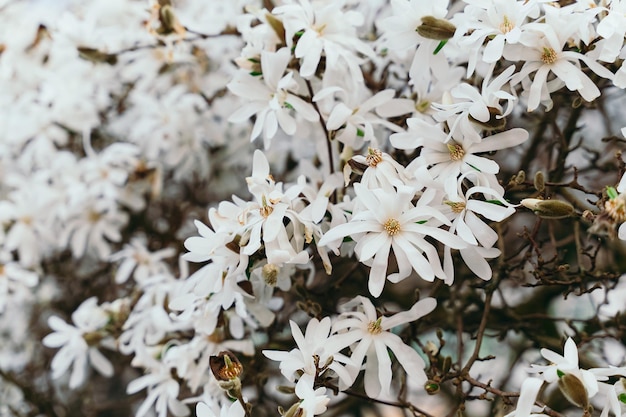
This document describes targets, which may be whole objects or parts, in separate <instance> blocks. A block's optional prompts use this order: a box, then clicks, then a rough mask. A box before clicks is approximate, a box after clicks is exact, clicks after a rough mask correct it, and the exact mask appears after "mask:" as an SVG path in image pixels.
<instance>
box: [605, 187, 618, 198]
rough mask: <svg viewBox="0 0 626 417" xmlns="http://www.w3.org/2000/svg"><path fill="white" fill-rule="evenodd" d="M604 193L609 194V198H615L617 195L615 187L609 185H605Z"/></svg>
mask: <svg viewBox="0 0 626 417" xmlns="http://www.w3.org/2000/svg"><path fill="white" fill-rule="evenodd" d="M606 194H607V195H608V196H609V198H610V199H611V200H613V199H614V198H617V196H618V195H619V194H618V193H617V190H616V189H615V188H613V187H609V186H607V187H606Z"/></svg>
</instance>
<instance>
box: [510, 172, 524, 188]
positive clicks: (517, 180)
mask: <svg viewBox="0 0 626 417" xmlns="http://www.w3.org/2000/svg"><path fill="white" fill-rule="evenodd" d="M524 181H526V172H524V170H521V171H520V172H518V173H517V175H516V176H515V177H514V178H513V182H514V183H515V184H517V185H521V184H523V183H524Z"/></svg>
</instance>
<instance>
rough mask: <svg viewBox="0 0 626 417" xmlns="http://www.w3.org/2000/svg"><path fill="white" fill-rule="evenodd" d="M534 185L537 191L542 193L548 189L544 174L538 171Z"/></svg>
mask: <svg viewBox="0 0 626 417" xmlns="http://www.w3.org/2000/svg"><path fill="white" fill-rule="evenodd" d="M533 185H534V186H535V190H537V191H539V192H542V191H543V190H545V189H546V179H545V177H544V176H543V172H541V171H537V173H536V174H535V178H534V180H533Z"/></svg>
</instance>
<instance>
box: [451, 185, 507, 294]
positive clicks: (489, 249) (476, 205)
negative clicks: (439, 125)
mask: <svg viewBox="0 0 626 417" xmlns="http://www.w3.org/2000/svg"><path fill="white" fill-rule="evenodd" d="M466 177H467V175H462V176H461V177H460V178H459V180H458V183H457V184H455V185H457V188H458V192H457V190H453V192H452V193H449V194H448V196H447V198H448V199H447V200H444V203H445V205H446V206H447V208H446V209H445V211H444V210H442V211H443V212H444V213H445V214H447V215H448V216H449V218H450V219H451V220H452V225H451V226H450V231H451V232H454V233H456V234H457V235H458V236H459V237H460V238H461V239H463V240H464V241H465V242H467V243H468V244H469V245H468V247H466V248H461V249H459V252H460V253H461V258H462V259H463V261H464V262H465V264H466V265H467V266H468V267H469V269H470V270H471V271H472V272H473V273H474V274H476V275H477V276H478V277H479V278H481V279H484V280H488V279H491V275H492V271H491V267H490V266H489V264H488V263H487V261H486V260H485V258H495V257H497V256H500V250H498V249H496V248H493V245H494V244H495V243H496V241H497V240H498V234H497V233H496V232H495V231H494V230H493V229H492V228H491V227H490V226H489V225H488V224H486V223H485V222H484V221H483V220H481V219H480V218H479V217H478V216H477V215H481V216H483V217H485V218H487V219H489V220H492V221H496V222H500V221H502V220H504V219H505V218H507V217H509V216H511V215H512V214H513V213H514V212H515V209H514V208H513V207H511V205H509V203H507V202H506V201H505V200H504V199H503V198H502V196H501V195H500V193H499V192H498V191H496V190H493V189H492V188H490V187H484V186H478V185H477V186H473V187H470V188H469V189H467V191H466V192H465V195H462V194H461V191H462V190H461V188H462V187H461V183H462V181H463V179H464V178H466ZM479 194H480V195H482V196H483V197H484V198H485V199H488V200H487V201H483V200H481V199H476V198H473V197H474V196H476V195H479ZM444 271H445V272H446V274H447V275H448V280H449V281H448V282H447V283H448V284H452V280H453V278H454V266H453V262H452V256H451V251H450V248H449V247H445V248H444Z"/></svg>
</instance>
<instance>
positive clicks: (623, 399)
mask: <svg viewBox="0 0 626 417" xmlns="http://www.w3.org/2000/svg"><path fill="white" fill-rule="evenodd" d="M617 399H618V400H620V401H621V402H623V403H624V404H626V394H625V393H623V392H622V393H621V394H620V395H618V396H617Z"/></svg>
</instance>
